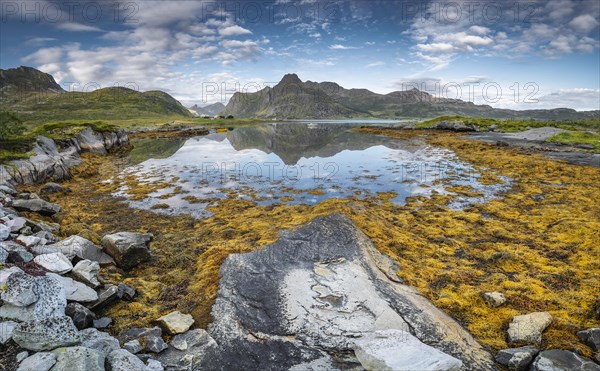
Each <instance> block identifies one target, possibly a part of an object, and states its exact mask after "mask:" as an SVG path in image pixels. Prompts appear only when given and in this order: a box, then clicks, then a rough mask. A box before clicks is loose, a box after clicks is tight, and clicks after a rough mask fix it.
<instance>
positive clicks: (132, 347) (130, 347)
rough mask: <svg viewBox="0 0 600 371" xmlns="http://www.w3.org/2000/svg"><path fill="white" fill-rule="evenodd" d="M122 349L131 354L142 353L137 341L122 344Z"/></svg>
mask: <svg viewBox="0 0 600 371" xmlns="http://www.w3.org/2000/svg"><path fill="white" fill-rule="evenodd" d="M123 349H125V350H126V351H128V352H130V353H131V354H136V353H139V352H141V351H142V345H141V344H140V342H139V340H137V339H135V340H131V341H128V342H126V343H125V344H123Z"/></svg>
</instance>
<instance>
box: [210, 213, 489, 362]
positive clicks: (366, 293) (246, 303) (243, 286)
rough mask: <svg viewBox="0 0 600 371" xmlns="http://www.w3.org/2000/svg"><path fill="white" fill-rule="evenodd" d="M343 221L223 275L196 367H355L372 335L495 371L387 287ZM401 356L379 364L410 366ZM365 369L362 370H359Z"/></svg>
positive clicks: (444, 319) (376, 259) (407, 293)
mask: <svg viewBox="0 0 600 371" xmlns="http://www.w3.org/2000/svg"><path fill="white" fill-rule="evenodd" d="M386 259H387V258H385V256H384V255H382V254H381V253H379V252H378V251H377V250H376V248H375V247H374V246H373V244H372V243H371V241H370V240H369V239H368V237H367V236H365V235H364V234H363V233H362V232H361V231H360V230H359V229H358V228H357V227H356V226H354V225H353V224H352V222H351V221H350V220H348V219H347V218H345V217H343V216H341V215H338V214H334V215H330V216H327V217H321V218H316V219H315V220H313V221H312V222H311V223H310V224H308V225H307V226H305V227H302V228H299V229H297V230H295V231H292V232H287V233H282V235H281V238H280V239H279V240H278V241H277V242H275V243H274V244H272V245H270V246H268V247H267V248H265V249H263V250H258V251H253V252H250V253H246V254H233V255H230V256H229V257H228V258H227V259H226V261H225V262H224V263H223V265H222V266H221V271H220V274H221V281H220V286H219V293H218V297H217V301H216V303H215V305H214V306H213V311H212V315H213V318H214V322H213V323H212V324H211V325H210V326H209V333H210V335H211V336H212V337H213V338H214V340H215V341H216V343H217V344H218V346H215V347H210V348H208V349H207V350H206V354H205V355H204V356H203V358H202V359H201V360H200V361H199V362H200V367H206V368H211V367H226V368H234V369H289V368H291V367H294V366H295V367H296V368H298V369H305V368H308V367H313V366H314V365H315V364H320V365H335V364H336V363H337V362H342V363H344V364H346V365H347V366H348V367H350V366H349V365H352V367H361V362H360V359H359V358H357V357H355V356H354V352H352V349H353V348H354V347H355V346H356V343H357V342H360V341H361V339H373V337H374V336H376V335H375V334H376V333H377V332H378V331H385V330H394V331H404V332H407V333H410V335H411V336H413V337H414V342H415V344H417V342H419V343H421V344H422V345H420V349H422V350H423V351H425V349H429V348H427V347H428V345H426V344H431V346H432V347H433V348H435V349H431V351H430V354H434V352H435V354H436V355H437V356H438V357H439V358H440V359H441V358H443V359H445V360H446V361H447V362H448V363H446V364H447V365H451V367H456V365H458V364H459V362H462V364H463V367H464V369H467V370H480V369H493V368H494V366H493V365H494V363H493V361H492V357H491V356H490V354H489V353H487V352H486V351H485V350H483V348H482V347H481V346H480V345H479V344H478V343H477V342H476V341H475V340H474V338H473V337H472V336H471V335H470V334H469V333H468V332H467V331H465V330H464V329H463V328H462V327H461V326H460V325H459V324H457V323H456V322H455V321H454V320H453V319H452V318H450V317H449V316H447V315H446V314H445V313H443V312H442V311H441V310H439V309H437V308H436V307H435V306H433V305H432V304H431V303H430V302H429V301H427V300H426V299H425V298H424V297H423V296H422V295H420V294H419V293H418V292H417V291H416V290H415V289H414V288H412V287H409V286H406V285H403V284H401V283H399V282H396V281H395V280H392V279H390V278H389V264H382V261H385V260H386ZM402 352H403V350H402V347H398V349H396V348H394V349H393V350H390V352H389V353H386V354H383V355H378V356H377V357H378V359H385V360H388V359H403V357H406V358H404V359H409V357H410V356H411V355H410V354H408V353H404V354H403V353H402ZM363 366H364V365H363Z"/></svg>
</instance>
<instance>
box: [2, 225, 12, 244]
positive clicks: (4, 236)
mask: <svg viewBox="0 0 600 371" xmlns="http://www.w3.org/2000/svg"><path fill="white" fill-rule="evenodd" d="M9 236H10V227H8V226H6V225H4V224H0V241H4V240H6V239H7V238H8V237H9Z"/></svg>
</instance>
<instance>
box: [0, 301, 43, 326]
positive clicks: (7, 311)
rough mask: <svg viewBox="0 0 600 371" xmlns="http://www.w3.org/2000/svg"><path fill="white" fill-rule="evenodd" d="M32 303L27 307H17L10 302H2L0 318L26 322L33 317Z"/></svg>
mask: <svg viewBox="0 0 600 371" xmlns="http://www.w3.org/2000/svg"><path fill="white" fill-rule="evenodd" d="M33 312H34V305H30V306H28V307H17V306H16V305H12V304H4V305H3V306H1V307H0V318H4V319H9V320H13V321H19V322H26V321H32V320H34V319H35V316H34V314H33Z"/></svg>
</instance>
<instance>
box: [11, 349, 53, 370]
mask: <svg viewBox="0 0 600 371" xmlns="http://www.w3.org/2000/svg"><path fill="white" fill-rule="evenodd" d="M55 363H56V356H55V355H54V354H53V353H50V352H39V353H35V354H33V355H31V356H29V357H27V358H25V359H24V360H23V362H21V364H20V365H19V368H18V369H17V371H48V370H50V369H51V368H52V366H54V364H55Z"/></svg>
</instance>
